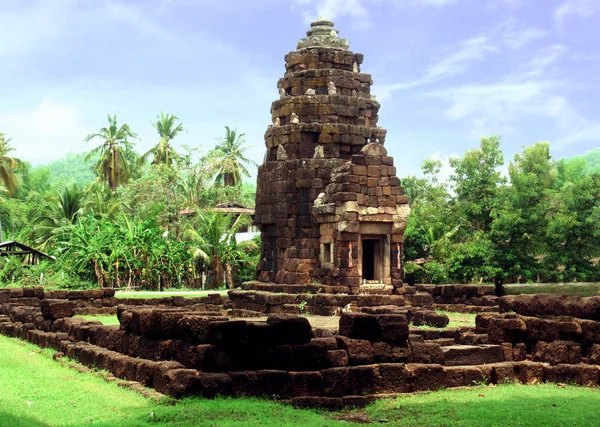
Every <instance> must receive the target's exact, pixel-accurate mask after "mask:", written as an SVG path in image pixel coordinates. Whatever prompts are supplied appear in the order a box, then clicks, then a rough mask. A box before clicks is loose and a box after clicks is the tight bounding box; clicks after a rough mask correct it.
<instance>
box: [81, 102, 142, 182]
mask: <svg viewBox="0 0 600 427" xmlns="http://www.w3.org/2000/svg"><path fill="white" fill-rule="evenodd" d="M137 137H138V136H137V134H135V133H133V132H132V131H131V129H130V128H129V125H128V124H124V125H122V126H120V127H119V126H118V125H117V115H116V114H115V115H113V116H112V117H111V115H110V114H109V115H108V127H103V128H102V129H100V131H99V132H97V133H91V134H89V135H88V136H86V137H85V142H89V141H91V140H93V139H100V140H101V141H102V144H101V145H99V146H98V147H96V148H94V149H92V150H91V151H90V152H89V153H88V154H87V155H86V156H85V158H84V160H86V161H87V160H89V159H90V158H91V157H92V156H93V155H95V154H99V156H100V157H99V159H98V161H97V163H96V164H95V165H94V171H95V172H96V175H98V177H99V178H100V179H101V180H102V181H103V182H104V183H106V184H107V185H108V186H109V187H110V189H111V190H112V191H116V189H117V188H118V187H119V185H123V184H125V183H127V181H128V180H129V178H130V177H131V160H132V158H131V153H132V152H133V142H131V141H130V140H131V139H132V138H137Z"/></svg>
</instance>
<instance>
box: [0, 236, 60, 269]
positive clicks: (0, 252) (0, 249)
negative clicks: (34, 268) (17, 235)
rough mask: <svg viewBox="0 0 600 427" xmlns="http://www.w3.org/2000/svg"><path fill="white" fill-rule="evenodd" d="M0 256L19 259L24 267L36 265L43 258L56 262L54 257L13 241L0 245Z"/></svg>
mask: <svg viewBox="0 0 600 427" xmlns="http://www.w3.org/2000/svg"><path fill="white" fill-rule="evenodd" d="M0 256H18V257H21V260H22V263H23V264H25V265H37V264H39V263H40V260H41V259H44V258H47V259H51V260H52V261H56V258H55V257H53V256H51V255H48V254H46V253H44V252H41V251H38V250H37V249H34V248H32V247H30V246H27V245H24V244H23V243H19V242H16V241H14V240H11V241H8V242H3V243H0Z"/></svg>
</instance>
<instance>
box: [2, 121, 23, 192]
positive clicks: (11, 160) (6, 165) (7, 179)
mask: <svg viewBox="0 0 600 427" xmlns="http://www.w3.org/2000/svg"><path fill="white" fill-rule="evenodd" d="M9 142H10V138H6V136H5V135H4V134H3V133H2V132H0V181H2V183H3V184H4V186H5V187H6V189H7V190H8V192H9V194H13V193H14V192H15V190H16V189H17V184H18V180H17V177H16V175H15V172H14V171H15V170H16V169H18V168H19V167H20V166H21V163H22V162H21V160H20V159H17V158H16V157H11V156H9V155H8V153H9V152H10V151H13V150H14V148H12V147H11V146H10V144H9Z"/></svg>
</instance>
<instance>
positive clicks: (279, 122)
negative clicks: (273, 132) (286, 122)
mask: <svg viewBox="0 0 600 427" xmlns="http://www.w3.org/2000/svg"><path fill="white" fill-rule="evenodd" d="M273 126H275V127H276V128H277V127H279V126H281V120H279V117H277V118H275V120H273Z"/></svg>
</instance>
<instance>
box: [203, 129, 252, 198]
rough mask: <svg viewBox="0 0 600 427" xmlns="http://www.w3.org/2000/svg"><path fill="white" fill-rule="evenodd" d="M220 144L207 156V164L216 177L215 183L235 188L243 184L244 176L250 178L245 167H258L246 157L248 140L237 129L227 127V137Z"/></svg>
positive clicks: (219, 139)
mask: <svg viewBox="0 0 600 427" xmlns="http://www.w3.org/2000/svg"><path fill="white" fill-rule="evenodd" d="M218 141H219V143H218V144H217V146H216V147H215V148H214V149H212V150H211V151H210V152H209V153H208V154H207V155H206V157H207V159H206V160H207V163H208V168H209V172H210V174H211V175H215V174H216V176H215V182H216V183H219V184H223V185H225V186H235V185H238V184H240V183H241V182H242V176H243V175H245V176H250V172H248V169H246V166H244V165H253V166H258V165H257V163H256V162H255V161H253V160H250V159H248V158H246V157H244V154H243V153H244V151H245V150H246V149H247V148H248V147H246V138H245V135H244V134H243V133H240V134H238V133H237V129H233V130H231V129H229V126H225V137H219V138H218Z"/></svg>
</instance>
